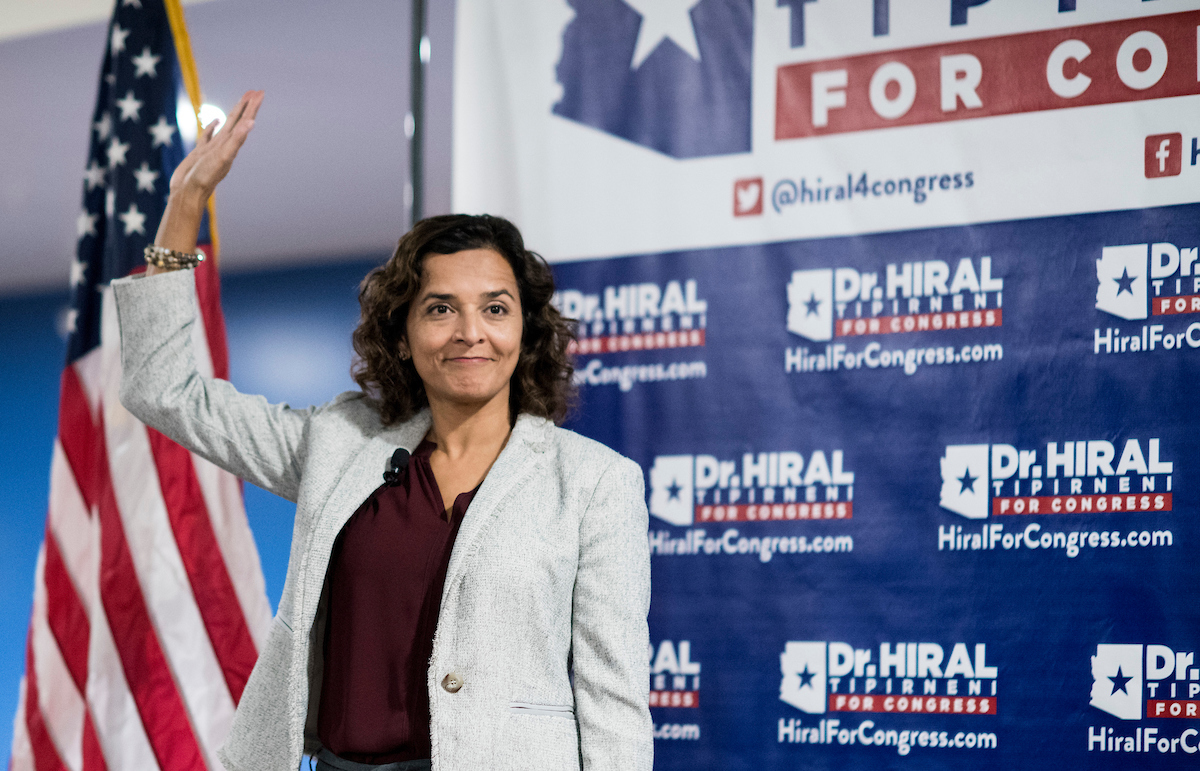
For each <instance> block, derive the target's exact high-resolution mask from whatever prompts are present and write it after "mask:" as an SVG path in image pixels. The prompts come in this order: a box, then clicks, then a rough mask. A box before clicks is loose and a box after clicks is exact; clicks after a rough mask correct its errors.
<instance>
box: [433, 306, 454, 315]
mask: <svg viewBox="0 0 1200 771" xmlns="http://www.w3.org/2000/svg"><path fill="white" fill-rule="evenodd" d="M429 312H430V313H434V314H445V313H449V312H450V306H449V305H433V306H430V308H429Z"/></svg>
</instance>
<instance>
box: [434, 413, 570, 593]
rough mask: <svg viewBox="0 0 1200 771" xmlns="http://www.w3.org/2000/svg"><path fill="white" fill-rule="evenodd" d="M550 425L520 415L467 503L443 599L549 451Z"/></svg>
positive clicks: (531, 417)
mask: <svg viewBox="0 0 1200 771" xmlns="http://www.w3.org/2000/svg"><path fill="white" fill-rule="evenodd" d="M549 425H550V424H549V423H548V421H546V420H544V419H542V418H535V417H533V416H532V415H520V416H518V417H517V423H516V425H515V426H513V431H512V435H511V436H510V437H509V439H508V444H507V445H506V446H505V447H504V450H503V451H502V452H501V453H500V456H499V457H498V458H496V462H495V463H494V464H492V468H491V469H490V470H489V471H488V473H487V477H485V478H484V480H483V484H482V485H480V487H479V492H477V493H476V494H475V498H474V500H472V501H471V505H470V506H468V507H467V513H466V516H464V517H463V521H462V525H461V526H460V527H459V530H458V537H457V538H456V539H455V541H454V550H453V551H452V552H451V553H450V564H449V565H448V566H447V568H446V583H445V586H444V588H443V590H442V598H443V601H444V600H445V597H446V596H447V595H448V594H449V593H450V592H451V590H452V588H453V587H454V584H455V582H456V581H458V580H459V579H460V576H461V574H462V573H463V572H464V570H465V568H466V565H467V564H468V562H469V561H470V558H471V555H472V554H474V552H475V551H476V549H477V548H478V543H479V539H480V537H481V536H482V534H483V533H484V531H485V530H486V529H487V526H488V524H489V523H490V522H491V520H492V519H494V518H495V517H496V516H497V514H498V506H499V504H500V502H501V501H502V500H504V497H505V496H506V495H508V493H509V492H510V491H511V490H512V488H513V486H514V485H516V484H517V483H518V482H520V481H521V479H522V478H524V477H525V476H526V475H527V474H528V473H529V472H530V471H531V470H532V469H533V467H534V465H536V463H537V461H538V458H539V457H540V455H541V453H543V452H544V451H545V448H546V431H547V429H548V428H549Z"/></svg>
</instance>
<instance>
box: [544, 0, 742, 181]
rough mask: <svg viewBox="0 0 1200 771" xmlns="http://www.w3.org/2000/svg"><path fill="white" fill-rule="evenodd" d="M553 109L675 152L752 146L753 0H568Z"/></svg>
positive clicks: (723, 151) (690, 154)
mask: <svg viewBox="0 0 1200 771" xmlns="http://www.w3.org/2000/svg"><path fill="white" fill-rule="evenodd" d="M568 2H569V3H570V5H571V7H572V8H573V9H574V11H575V18H574V19H573V20H572V21H571V23H570V24H568V25H567V27H566V30H565V31H564V32H563V48H562V58H561V59H560V60H559V62H558V68H557V77H558V82H559V83H561V84H562V86H563V95H562V99H561V100H560V101H559V102H558V103H557V104H556V105H554V108H553V112H554V114H556V115H560V116H562V117H564V118H568V119H570V120H574V121H578V122H579V123H583V124H585V125H588V126H592V127H593V128H597V129H600V130H601V131H604V132H606V133H608V134H612V135H614V136H618V137H621V138H623V139H627V140H629V141H630V142H635V143H637V144H639V145H642V146H644V147H649V148H651V149H653V150H657V151H658V152H660V153H664V154H666V155H669V156H672V157H674V158H697V157H703V156H710V155H729V154H732V153H745V152H749V151H750V93H751V80H752V72H753V70H752V65H753V62H752V58H751V51H752V42H753V38H754V7H753V2H752V0H568Z"/></svg>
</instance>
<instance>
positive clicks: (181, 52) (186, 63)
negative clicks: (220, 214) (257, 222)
mask: <svg viewBox="0 0 1200 771" xmlns="http://www.w3.org/2000/svg"><path fill="white" fill-rule="evenodd" d="M163 6H164V7H165V8H166V9H167V21H169V22H170V24H171V37H172V38H174V39H175V55H176V58H178V60H179V71H180V72H181V73H182V74H183V86H184V88H185V89H187V94H188V99H189V100H190V101H191V103H192V112H193V113H194V114H195V116H196V134H197V136H198V135H199V133H200V131H201V130H202V129H203V128H204V127H203V126H201V125H200V104H201V101H200V75H199V74H198V73H197V71H196V60H195V59H194V58H192V41H191V38H190V37H188V30H187V22H186V21H185V20H184V18H183V5H182V3H181V2H180V0H163ZM207 208H208V232H209V238H210V239H211V244H212V261H213V267H214V268H215V267H217V266H218V265H219V264H220V256H219V255H220V253H221V250H220V248H219V247H220V239H219V238H218V236H217V196H216V194H215V193H214V194H213V195H211V196H209V199H208V205H207Z"/></svg>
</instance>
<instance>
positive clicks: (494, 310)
mask: <svg viewBox="0 0 1200 771" xmlns="http://www.w3.org/2000/svg"><path fill="white" fill-rule="evenodd" d="M487 310H488V313H491V314H492V315H494V316H499V315H500V314H502V313H506V312H507V311H508V309H507V308H505V307H504V306H503V305H489V306H488V309H487Z"/></svg>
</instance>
